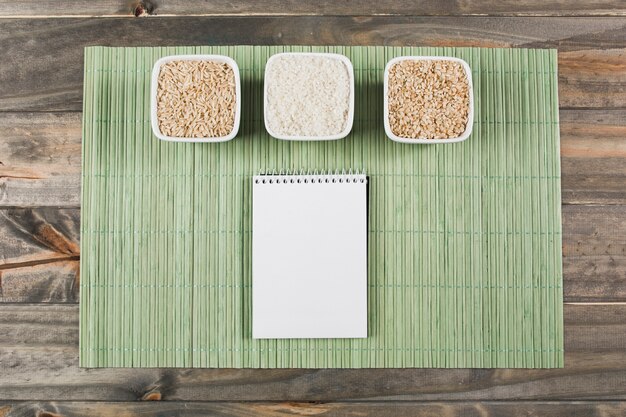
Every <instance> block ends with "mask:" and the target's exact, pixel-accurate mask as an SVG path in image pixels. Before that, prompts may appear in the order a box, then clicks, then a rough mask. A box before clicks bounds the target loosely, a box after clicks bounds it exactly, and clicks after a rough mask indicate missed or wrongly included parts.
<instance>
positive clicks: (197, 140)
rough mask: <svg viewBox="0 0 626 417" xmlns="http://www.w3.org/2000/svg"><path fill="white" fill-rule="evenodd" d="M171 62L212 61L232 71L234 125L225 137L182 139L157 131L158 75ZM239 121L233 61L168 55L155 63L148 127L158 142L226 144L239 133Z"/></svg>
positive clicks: (236, 69) (238, 93) (238, 82)
mask: <svg viewBox="0 0 626 417" xmlns="http://www.w3.org/2000/svg"><path fill="white" fill-rule="evenodd" d="M172 61H213V62H218V63H223V64H227V65H228V66H230V67H231V68H232V69H233V73H234V75H235V100H236V104H235V123H234V124H233V130H232V131H231V132H230V133H229V134H228V135H226V136H218V137H205V138H184V137H176V136H166V135H164V134H163V133H161V129H159V120H158V118H157V90H158V87H159V86H158V80H159V73H160V72H161V66H163V64H166V63H168V62H172ZM240 121H241V80H240V78H239V66H238V65H237V63H236V62H235V60H234V59H232V58H230V57H228V56H225V55H170V56H165V57H163V58H161V59H159V60H158V61H157V62H155V64H154V67H153V68H152V80H151V85H150V125H151V126H152V131H153V132H154V135H155V136H156V137H157V138H159V139H160V140H166V141H170V142H191V143H202V142H214V143H217V142H226V141H229V140H231V139H233V138H234V137H235V136H237V132H239V122H240Z"/></svg>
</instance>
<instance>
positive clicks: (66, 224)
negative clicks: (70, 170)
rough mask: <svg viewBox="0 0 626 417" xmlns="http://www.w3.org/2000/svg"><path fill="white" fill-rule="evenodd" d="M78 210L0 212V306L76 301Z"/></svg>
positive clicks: (16, 210)
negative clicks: (1, 304) (6, 304)
mask: <svg viewBox="0 0 626 417" xmlns="http://www.w3.org/2000/svg"><path fill="white" fill-rule="evenodd" d="M79 227H80V211H79V210H78V209H57V208H39V209H37V210H23V209H3V210H0V237H1V238H0V303H7V302H8V303H17V302H29V303H33V302H51V303H64V302H73V303H74V302H78V286H79V285H78V284H79V277H80V274H79V266H78V259H79V252H80V249H79Z"/></svg>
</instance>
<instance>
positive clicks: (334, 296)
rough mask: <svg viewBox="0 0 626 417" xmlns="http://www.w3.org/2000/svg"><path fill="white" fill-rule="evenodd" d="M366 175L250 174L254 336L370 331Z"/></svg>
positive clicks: (361, 333)
mask: <svg viewBox="0 0 626 417" xmlns="http://www.w3.org/2000/svg"><path fill="white" fill-rule="evenodd" d="M298 181H299V182H298ZM333 181H334V182H333ZM366 182H367V180H366V177H365V175H328V176H314V175H293V176H292V175H262V176H256V177H254V178H253V190H252V337H253V338H256V339H280V338H356V337H367V191H366V190H367V184H366Z"/></svg>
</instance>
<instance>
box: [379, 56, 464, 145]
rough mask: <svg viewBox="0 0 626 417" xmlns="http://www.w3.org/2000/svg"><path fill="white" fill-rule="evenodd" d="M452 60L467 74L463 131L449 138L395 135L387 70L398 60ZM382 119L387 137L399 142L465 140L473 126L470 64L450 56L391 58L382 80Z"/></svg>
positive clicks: (451, 141)
mask: <svg viewBox="0 0 626 417" xmlns="http://www.w3.org/2000/svg"><path fill="white" fill-rule="evenodd" d="M433 60H438V61H453V62H458V63H460V64H461V65H462V66H463V69H464V70H465V74H466V75H467V82H468V84H469V114H468V118H467V126H466V127H465V131H464V132H463V134H462V135H461V136H459V137H457V138H450V139H411V138H403V137H401V136H397V135H395V134H394V133H393V132H392V131H391V126H390V125H389V98H388V97H387V96H388V92H389V70H390V69H391V67H392V66H393V65H394V64H396V63H397V62H400V61H433ZM383 94H384V97H385V99H384V101H385V103H384V106H385V109H384V119H385V133H386V134H387V136H388V137H389V139H391V140H393V141H395V142H400V143H413V144H433V145H434V144H438V143H456V142H462V141H464V140H466V139H467V138H468V137H469V136H470V134H471V133H472V129H473V128H474V86H473V83H472V70H471V68H470V66H469V65H468V64H467V62H465V61H464V60H462V59H461V58H456V57H450V56H399V57H397V58H393V59H392V60H390V61H389V62H388V63H387V65H386V66H385V81H384V92H383Z"/></svg>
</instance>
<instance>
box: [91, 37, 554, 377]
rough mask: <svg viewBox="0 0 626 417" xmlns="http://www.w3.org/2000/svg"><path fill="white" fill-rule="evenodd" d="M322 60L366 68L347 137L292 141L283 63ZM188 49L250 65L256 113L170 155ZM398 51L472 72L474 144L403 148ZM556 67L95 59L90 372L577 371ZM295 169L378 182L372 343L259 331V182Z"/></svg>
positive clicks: (125, 54)
mask: <svg viewBox="0 0 626 417" xmlns="http://www.w3.org/2000/svg"><path fill="white" fill-rule="evenodd" d="M309 50H312V51H328V52H337V53H341V54H345V55H347V56H348V57H349V58H350V59H351V60H352V63H353V64H354V70H355V81H356V109H355V123H354V128H353V130H352V133H351V134H350V135H349V136H348V137H347V138H346V139H344V140H338V141H331V142H284V141H280V140H276V139H273V138H271V137H269V136H268V134H267V133H266V131H265V128H264V126H263V110H262V99H263V96H262V91H263V90H262V88H263V72H264V66H265V62H266V60H267V58H268V57H269V56H270V55H272V54H274V53H277V52H282V51H309ZM189 53H213V54H225V55H228V56H231V57H232V58H234V59H235V60H236V61H237V63H238V64H239V66H240V70H241V76H242V90H243V106H242V111H243V115H242V122H241V129H240V133H239V135H238V136H237V137H236V138H235V139H234V140H233V141H231V142H227V143H222V144H184V143H167V142H161V141H158V140H157V139H156V138H155V137H154V136H153V134H152V132H151V129H150V120H149V117H150V116H149V87H150V71H151V70H152V65H153V64H154V62H155V61H156V60H157V59H158V58H159V57H161V56H164V55H170V54H189ZM399 55H447V56H458V57H460V58H463V59H465V60H466V61H467V62H468V63H469V64H470V66H471V68H472V73H473V78H474V95H475V107H476V111H475V120H474V132H473V134H472V136H471V137H470V138H469V139H468V140H467V141H465V142H462V143H458V144H447V145H404V144H399V143H395V142H392V141H390V140H388V139H387V138H386V136H385V134H384V131H383V108H382V106H383V104H382V103H383V97H382V94H383V93H382V90H383V89H382V80H383V68H384V66H385V64H386V62H387V61H388V60H389V59H391V58H393V57H395V56H399ZM556 66H557V59H556V53H555V51H553V50H527V49H476V48H393V47H313V48H311V47H289V46H286V47H283V46H279V47H266V46H231V47H170V48H103V47H91V48H87V49H86V50H85V83H84V86H85V87H84V88H85V90H84V123H83V130H84V132H83V133H84V135H83V196H82V225H81V246H82V247H81V249H82V250H81V254H82V255H81V303H80V330H81V331H80V363H81V365H82V366H87V367H101V366H133V367H148V366H149V367H153V366H176V367H267V368H274V367H279V368H280V367H295V368H299V367H306V368H318V367H331V368H335V367H346V368H365V367H560V366H562V365H563V318H562V269H561V212H560V201H561V198H560V165H559V163H560V160H559V125H558V100H557V68H556ZM286 169H291V170H299V169H304V170H311V171H315V170H317V171H321V170H327V171H328V170H336V169H340V170H341V169H346V170H348V169H353V170H354V169H359V170H365V171H366V172H367V174H368V175H369V177H370V191H369V258H368V263H369V273H368V285H369V296H368V297H369V298H368V311H369V317H368V321H369V330H368V332H369V337H368V338H367V339H352V340H350V339H335V340H252V338H251V319H252V317H251V268H250V265H251V263H250V253H251V206H250V204H251V198H250V197H251V195H250V193H251V183H252V182H251V177H252V175H253V174H256V173H259V172H269V171H273V170H275V171H276V172H280V171H281V170H286ZM276 261H277V262H280V254H277V255H276Z"/></svg>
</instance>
